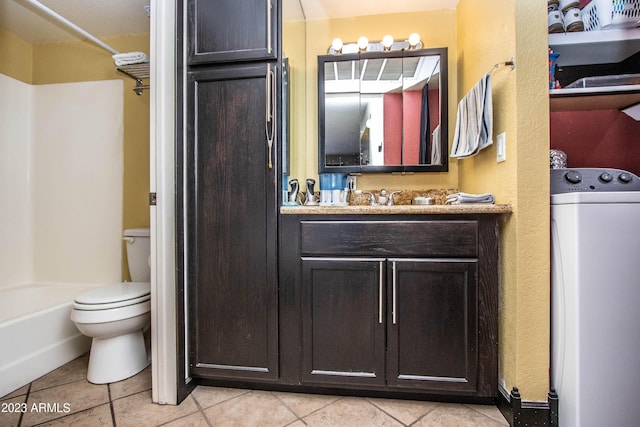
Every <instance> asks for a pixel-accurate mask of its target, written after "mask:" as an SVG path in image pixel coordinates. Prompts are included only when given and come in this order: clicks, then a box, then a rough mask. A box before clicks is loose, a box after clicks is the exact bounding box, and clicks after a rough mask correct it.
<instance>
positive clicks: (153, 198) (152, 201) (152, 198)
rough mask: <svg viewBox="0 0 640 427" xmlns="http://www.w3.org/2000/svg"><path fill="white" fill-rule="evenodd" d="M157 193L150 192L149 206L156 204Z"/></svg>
mask: <svg viewBox="0 0 640 427" xmlns="http://www.w3.org/2000/svg"><path fill="white" fill-rule="evenodd" d="M156 197H157V196H156V193H149V206H155V205H156Z"/></svg>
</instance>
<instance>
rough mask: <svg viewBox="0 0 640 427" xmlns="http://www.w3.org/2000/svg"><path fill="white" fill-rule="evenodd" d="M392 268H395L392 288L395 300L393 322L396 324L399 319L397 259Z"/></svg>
mask: <svg viewBox="0 0 640 427" xmlns="http://www.w3.org/2000/svg"><path fill="white" fill-rule="evenodd" d="M392 269H393V284H392V286H393V288H392V293H393V302H392V304H393V309H392V310H393V324H394V325H395V324H396V321H397V320H398V313H397V311H396V308H397V299H398V298H397V289H396V288H397V287H396V262H395V261H393V264H392Z"/></svg>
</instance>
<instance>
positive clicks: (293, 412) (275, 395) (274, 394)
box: [271, 392, 307, 426]
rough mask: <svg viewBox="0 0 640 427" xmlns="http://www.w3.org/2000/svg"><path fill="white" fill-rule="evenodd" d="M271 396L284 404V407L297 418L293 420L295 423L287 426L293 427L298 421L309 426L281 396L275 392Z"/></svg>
mask: <svg viewBox="0 0 640 427" xmlns="http://www.w3.org/2000/svg"><path fill="white" fill-rule="evenodd" d="M271 395H272V396H273V397H275V398H276V399H277V400H278V401H279V402H280V403H281V404H282V406H284V407H285V408H287V409H288V410H289V412H291V413H292V414H293V415H295V416H296V419H295V420H293V421H291V422H290V423H288V424H286V425H287V426H288V425H291V424H292V423H295V422H296V421H300V422H301V423H302V424H304V425H307V423H305V422H304V421H303V420H302V417H301V416H300V415H298V413H297V412H296V411H294V410H293V409H291V408H289V405H287V404H286V403H285V402H284V400H282V399H281V398H280V396H278V395H277V394H276V393H273V392H272V393H271Z"/></svg>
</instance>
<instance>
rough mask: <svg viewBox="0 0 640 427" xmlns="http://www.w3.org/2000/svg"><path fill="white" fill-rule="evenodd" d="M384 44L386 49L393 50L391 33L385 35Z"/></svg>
mask: <svg viewBox="0 0 640 427" xmlns="http://www.w3.org/2000/svg"><path fill="white" fill-rule="evenodd" d="M382 46H383V47H384V50H391V46H393V36H392V35H390V34H387V35H386V36H384V37H383V38H382Z"/></svg>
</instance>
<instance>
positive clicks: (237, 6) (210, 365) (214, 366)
mask: <svg viewBox="0 0 640 427" xmlns="http://www.w3.org/2000/svg"><path fill="white" fill-rule="evenodd" d="M185 1H186V2H187V9H186V10H187V12H186V14H187V16H186V17H185V18H186V19H184V20H183V21H182V22H183V23H184V25H185V26H186V28H187V31H186V37H187V40H186V46H187V49H186V50H187V52H186V55H185V57H186V61H185V62H186V64H184V67H185V73H184V74H183V75H185V76H186V85H185V86H186V93H185V94H183V95H184V104H183V105H184V114H185V115H184V117H186V120H185V124H186V132H185V136H186V140H185V141H184V144H183V147H186V150H185V151H184V156H185V157H184V161H183V164H184V172H185V173H184V174H183V176H184V184H185V185H184V187H183V188H184V195H183V197H184V204H185V205H186V211H185V213H184V217H183V219H184V230H183V236H184V242H183V243H184V247H185V252H184V255H183V256H184V260H185V262H184V265H185V266H186V279H185V286H184V289H185V293H184V299H183V301H185V302H186V304H185V305H186V308H185V311H186V313H185V317H186V329H187V332H186V336H185V346H186V348H187V354H186V356H185V357H186V359H187V360H186V361H185V364H186V365H188V367H187V368H185V370H186V372H185V376H188V377H190V378H192V379H196V380H198V379H204V380H233V381H266V382H270V381H274V380H276V379H277V378H278V368H279V363H278V289H277V283H278V281H277V278H278V256H277V248H278V244H277V242H278V206H279V200H278V197H279V194H280V192H278V191H276V188H280V187H279V184H278V183H279V175H280V173H279V172H278V171H279V170H280V161H279V155H280V154H279V152H280V149H279V147H278V145H279V144H278V140H279V132H280V127H279V125H278V123H279V119H280V113H279V111H278V102H277V100H279V99H280V96H279V90H280V84H279V78H278V76H279V74H280V73H279V69H280V58H279V50H280V49H279V25H280V20H279V13H278V11H279V1H278V0H249V1H244V0H243V1H235V0H223V1H213V0H185ZM178 87H180V85H178Z"/></svg>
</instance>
